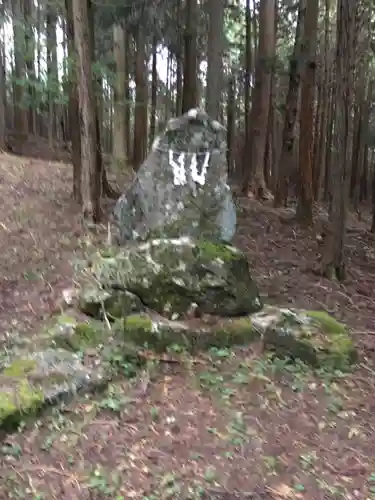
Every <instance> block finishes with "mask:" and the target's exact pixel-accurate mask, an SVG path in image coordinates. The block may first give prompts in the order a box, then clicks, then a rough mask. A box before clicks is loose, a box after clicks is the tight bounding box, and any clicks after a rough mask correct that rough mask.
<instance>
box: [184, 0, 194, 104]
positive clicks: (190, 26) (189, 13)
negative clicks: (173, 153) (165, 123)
mask: <svg viewBox="0 0 375 500" xmlns="http://www.w3.org/2000/svg"><path fill="white" fill-rule="evenodd" d="M197 22H198V2H197V0H186V26H185V33H184V87H183V93H182V112H183V113H186V112H187V111H189V109H191V108H195V107H196V106H197V104H198V85H197Z"/></svg>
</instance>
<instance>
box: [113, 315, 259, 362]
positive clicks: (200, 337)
mask: <svg viewBox="0 0 375 500" xmlns="http://www.w3.org/2000/svg"><path fill="white" fill-rule="evenodd" d="M115 329H117V331H120V332H121V335H122V336H123V341H124V342H125V343H127V342H132V343H134V344H137V345H139V346H141V347H144V346H146V347H149V348H152V349H154V350H155V351H158V352H163V351H166V350H168V348H170V347H172V346H176V345H178V346H180V347H182V348H185V349H186V350H187V351H189V352H191V353H196V352H198V351H202V350H206V349H210V348H211V347H231V346H235V345H244V344H249V343H251V342H254V341H256V340H259V339H260V336H259V333H258V332H257V331H256V330H255V329H254V328H253V326H252V323H251V320H250V319H249V318H248V317H241V318H225V319H218V320H217V321H216V322H214V323H213V322H210V323H207V322H205V321H204V320H190V321H172V320H168V319H166V318H162V317H160V316H159V315H156V314H152V313H151V314H150V313H149V314H146V313H144V314H137V315H131V316H128V317H127V318H124V319H123V320H122V321H121V322H117V323H115Z"/></svg>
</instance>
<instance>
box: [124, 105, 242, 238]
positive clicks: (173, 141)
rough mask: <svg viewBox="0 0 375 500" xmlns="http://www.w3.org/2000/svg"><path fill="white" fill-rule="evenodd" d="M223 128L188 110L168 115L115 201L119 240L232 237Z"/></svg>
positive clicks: (232, 215) (232, 214) (233, 225)
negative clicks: (146, 155) (149, 148)
mask: <svg viewBox="0 0 375 500" xmlns="http://www.w3.org/2000/svg"><path fill="white" fill-rule="evenodd" d="M226 149H227V144H226V131H225V128H224V127H223V126H222V125H221V124H220V123H219V122H218V121H216V120H212V119H211V118H210V117H209V116H208V115H207V114H206V113H205V112H203V111H200V110H197V109H191V110H190V111H188V112H187V113H185V114H184V115H182V116H180V117H178V118H173V119H171V120H169V122H168V124H167V127H166V129H165V131H164V132H163V133H162V134H161V135H159V136H158V137H157V138H156V140H155V141H154V144H153V146H152V148H151V151H150V154H149V155H148V157H147V158H146V160H145V161H144V163H143V164H142V165H141V167H140V168H139V170H138V172H137V175H136V177H135V180H134V182H133V184H132V185H131V186H130V188H129V189H128V190H127V192H125V193H124V194H123V195H122V196H121V197H120V198H119V199H118V201H117V204H116V207H115V212H114V215H115V221H116V223H117V226H118V229H119V236H120V243H121V244H124V243H125V242H126V241H131V240H146V239H150V238H176V237H180V236H190V237H193V238H204V239H207V240H211V241H223V242H230V241H231V240H232V238H233V235H234V232H235V228H236V209H235V206H234V203H233V198H232V193H231V191H230V188H229V186H228V184H227V161H226Z"/></svg>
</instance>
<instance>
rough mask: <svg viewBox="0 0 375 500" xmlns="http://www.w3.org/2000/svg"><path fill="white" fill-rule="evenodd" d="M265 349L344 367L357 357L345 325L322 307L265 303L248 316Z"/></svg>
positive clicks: (324, 365) (320, 365)
mask: <svg viewBox="0 0 375 500" xmlns="http://www.w3.org/2000/svg"><path fill="white" fill-rule="evenodd" d="M251 321H252V324H253V327H254V328H255V329H256V330H257V331H258V332H259V333H260V335H261V337H262V341H263V347H264V349H265V350H269V351H273V352H275V353H276V355H277V356H279V357H282V356H287V357H291V358H298V359H301V360H302V361H304V362H305V363H307V364H309V365H312V366H314V367H318V368H329V369H340V370H345V369H347V368H349V367H350V365H352V364H353V363H355V362H356V360H357V350H356V348H355V346H354V343H353V340H352V339H351V336H350V333H349V331H348V329H347V327H346V326H345V325H344V324H343V323H340V322H339V321H337V320H336V319H335V318H334V317H333V316H331V315H329V314H328V313H326V312H324V311H305V310H298V309H288V308H282V307H281V308H280V307H274V306H265V307H264V309H263V310H262V311H260V312H258V313H255V314H253V315H252V316H251Z"/></svg>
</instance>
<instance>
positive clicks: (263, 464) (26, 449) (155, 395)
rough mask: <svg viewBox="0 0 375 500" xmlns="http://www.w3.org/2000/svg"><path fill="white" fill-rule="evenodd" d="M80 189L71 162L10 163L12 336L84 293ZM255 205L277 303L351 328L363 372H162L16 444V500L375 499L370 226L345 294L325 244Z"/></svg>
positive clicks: (250, 237)
mask: <svg viewBox="0 0 375 500" xmlns="http://www.w3.org/2000/svg"><path fill="white" fill-rule="evenodd" d="M70 186H71V168H70V166H67V165H66V164H63V163H54V162H48V161H42V160H38V159H30V158H21V157H15V156H10V155H1V157H0V214H1V215H0V254H1V257H2V258H1V259H0V333H3V332H5V331H8V332H12V331H15V330H17V331H22V332H24V334H25V335H27V332H28V331H29V330H30V329H31V328H35V327H37V326H38V324H40V323H41V322H42V321H43V318H44V317H45V316H46V315H48V314H50V312H51V310H52V309H53V308H54V305H55V303H56V301H57V300H58V298H59V297H60V295H61V291H62V290H63V289H64V288H65V287H67V286H69V285H70V284H71V280H72V266H71V262H72V260H73V259H74V258H77V257H79V256H81V255H82V254H83V253H84V252H86V251H87V247H89V246H90V245H91V244H93V243H95V238H97V236H96V235H95V234H93V233H92V232H90V231H89V230H88V228H85V227H84V225H83V224H82V223H81V222H80V216H79V213H78V210H77V207H75V206H74V204H73V203H72V201H71V198H70ZM241 207H242V208H241V214H240V223H239V232H238V236H237V244H238V245H239V246H240V247H241V248H242V249H244V250H245V251H246V252H247V253H248V256H249V261H250V264H251V267H252V269H253V273H254V276H255V278H256V280H257V282H258V284H259V286H260V289H261V292H262V294H263V296H264V298H265V300H266V301H269V302H272V303H277V304H280V305H293V306H296V307H308V308H313V309H322V308H323V309H326V310H328V311H330V312H332V313H333V314H335V316H336V317H337V318H339V319H342V320H344V321H346V322H347V323H348V325H349V326H350V327H351V328H352V330H353V335H354V336H355V339H356V342H357V344H358V346H359V349H360V352H361V364H360V366H359V367H358V369H357V370H356V371H355V372H354V373H353V374H351V375H345V376H343V375H342V374H339V373H337V374H332V373H312V372H311V371H310V370H309V369H307V368H306V367H305V366H303V365H288V364H287V363H285V362H284V361H281V360H271V359H265V358H264V357H262V356H261V355H260V353H257V352H255V351H254V350H253V349H243V350H238V351H236V352H232V351H227V350H213V351H212V352H210V353H208V354H207V355H205V356H203V355H202V357H201V358H199V359H193V360H192V359H189V358H186V357H185V358H181V359H180V361H179V362H177V363H169V362H160V363H159V364H150V366H148V367H147V369H146V370H145V371H144V372H142V374H141V376H139V377H137V379H135V380H133V381H132V382H129V381H127V380H125V379H124V380H119V381H118V382H116V383H114V384H113V386H111V387H110V388H109V389H108V391H106V393H105V394H101V395H96V396H95V397H84V398H79V399H77V400H76V401H74V402H73V403H72V404H70V405H69V406H67V407H65V408H60V409H55V410H53V411H52V412H51V414H49V415H46V416H44V417H43V418H42V419H41V420H39V421H38V422H36V423H35V424H32V425H29V426H27V427H26V428H25V429H23V431H22V432H19V433H17V434H14V435H12V436H9V437H8V438H7V440H6V441H5V442H4V443H2V444H1V445H0V477H1V479H2V480H1V482H0V499H11V498H20V499H21V498H27V499H48V500H52V499H59V500H74V499H82V500H86V499H95V500H98V499H104V498H113V499H118V500H120V499H122V498H124V499H132V498H135V499H164V498H165V499H166V498H175V499H181V500H182V499H184V498H192V499H195V498H207V499H208V498H213V499H222V500H224V499H225V500H235V499H243V500H245V499H288V498H290V499H293V498H303V499H308V500H319V499H323V498H324V499H336V498H340V499H348V500H349V499H357V498H358V499H371V498H375V454H374V449H375V432H374V425H373V414H374V411H375V397H374V385H375V368H374V366H373V365H374V363H373V361H374V339H375V337H374V335H375V299H374V294H373V289H374V283H375V243H374V240H373V236H372V235H370V234H369V233H367V232H366V227H369V222H368V221H367V220H366V219H365V220H364V222H361V223H359V222H358V221H357V220H356V219H355V218H354V217H353V218H352V220H351V222H350V228H349V237H348V242H347V250H348V255H349V264H348V268H349V276H348V280H347V282H346V283H345V284H344V285H339V284H337V283H331V282H330V281H328V280H326V279H323V278H321V277H319V276H318V275H317V274H316V272H315V271H314V268H315V267H319V259H320V251H321V246H320V244H319V241H318V239H317V238H316V230H314V229H311V230H302V229H300V228H299V227H298V226H296V225H294V224H292V223H289V222H287V221H286V217H287V215H288V214H287V212H286V211H285V210H283V211H275V210H274V209H272V208H271V207H269V206H268V207H267V206H265V205H262V204H259V203H257V202H254V201H249V200H241ZM323 215H324V214H323ZM318 218H319V217H318ZM124 368H125V367H124Z"/></svg>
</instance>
